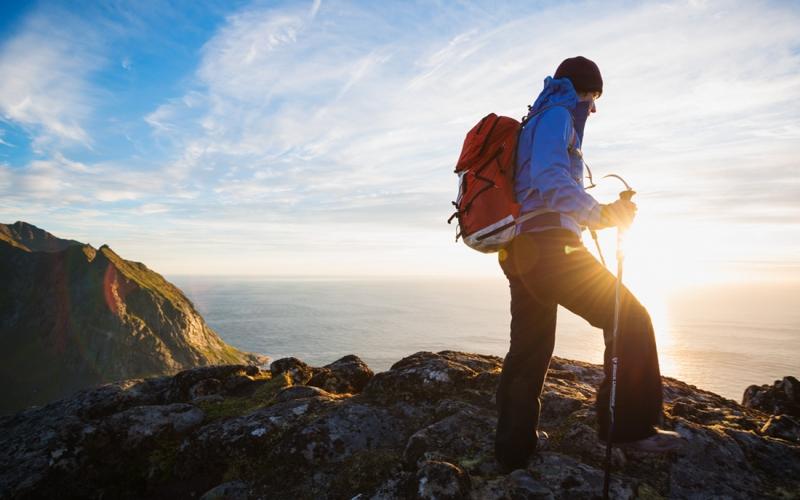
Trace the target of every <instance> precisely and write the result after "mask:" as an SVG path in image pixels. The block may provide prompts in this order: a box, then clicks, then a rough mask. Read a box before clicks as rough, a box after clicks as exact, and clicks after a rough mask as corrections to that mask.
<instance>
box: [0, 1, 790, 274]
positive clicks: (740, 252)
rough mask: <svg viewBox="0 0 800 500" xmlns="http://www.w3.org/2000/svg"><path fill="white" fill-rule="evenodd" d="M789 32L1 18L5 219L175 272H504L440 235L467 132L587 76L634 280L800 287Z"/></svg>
mask: <svg viewBox="0 0 800 500" xmlns="http://www.w3.org/2000/svg"><path fill="white" fill-rule="evenodd" d="M797 26H800V4H798V3H797V2H770V1H767V2H759V1H741V2H732V1H660V2H632V1H622V2H619V1H616V2H615V1H609V2H554V1H553V2H550V1H545V2H530V1H519V2H466V1H452V2H445V1H441V2H436V1H425V2H399V1H398V2H389V1H387V2H368V1H364V2H340V1H328V0H321V1H320V0H314V1H292V2H275V1H271V2H258V1H257V2H247V1H209V2H194V1H191V2H190V1H187V2H161V1H158V0H152V1H143V2H122V1H118V2H117V1H104V2H94V1H86V2H82V1H63V2H58V1H40V2H28V1H13V0H12V1H10V2H9V1H6V2H2V4H1V6H0V75H2V76H0V222H3V223H13V222H15V221H17V220H24V221H27V222H30V223H32V224H35V225H37V226H39V227H41V228H43V229H46V230H48V231H50V232H52V233H54V234H56V235H58V236H61V237H64V238H70V239H77V240H80V241H84V242H87V243H91V244H92V245H93V246H95V247H98V246H100V245H101V244H104V243H105V244H108V245H110V246H111V247H112V248H113V249H114V250H115V251H116V252H117V253H119V254H120V255H122V256H123V257H125V258H127V259H130V260H135V261H140V262H144V263H146V264H147V265H148V266H149V267H150V268H152V269H155V270H156V271H158V272H160V273H162V274H165V275H185V274H209V275H258V276H261V275H269V276H340V277H368V276H395V277H406V276H433V277H459V276H485V277H491V276H494V277H497V276H502V275H501V274H500V271H499V268H498V266H497V263H496V257H495V256H493V255H483V254H479V253H477V252H475V251H473V250H470V249H468V248H467V247H466V246H464V245H463V244H461V243H456V242H455V240H454V236H455V227H453V226H452V225H450V226H448V225H447V224H446V219H447V218H448V217H449V215H450V213H451V212H452V206H451V204H450V202H451V201H452V200H453V199H455V196H456V189H457V177H456V175H455V174H454V173H453V167H454V165H455V162H456V160H457V158H458V155H459V153H460V149H461V144H462V142H463V139H464V135H465V134H466V132H467V131H468V130H469V129H470V128H471V127H472V125H473V124H474V123H476V122H477V121H478V120H479V119H480V118H481V117H483V116H484V115H485V114H487V113H489V112H497V113H499V114H505V115H508V116H513V117H516V118H519V117H521V116H522V115H524V114H525V112H526V107H527V105H528V104H530V103H532V102H533V100H534V99H535V98H536V96H537V95H538V93H539V92H540V91H541V89H542V84H543V81H544V79H545V77H547V76H549V75H552V74H553V72H554V71H555V68H556V67H557V65H558V64H559V62H560V61H561V60H563V59H564V58H566V57H572V56H576V55H583V56H586V57H589V58H590V59H592V60H594V61H595V62H597V64H598V65H599V67H600V69H601V72H602V74H603V80H604V91H603V95H602V97H601V98H600V99H599V100H598V102H597V108H598V112H597V113H596V114H594V115H592V116H591V118H590V119H589V122H588V124H587V126H586V135H585V139H584V145H583V152H584V156H585V158H586V160H587V162H588V163H589V165H590V166H591V167H592V170H593V172H594V174H595V177H596V178H599V177H601V176H602V175H605V174H608V173H615V174H619V175H621V176H623V177H624V178H625V179H626V180H627V181H628V182H629V183H630V184H631V185H632V186H633V187H634V189H635V190H636V191H637V193H638V194H637V196H636V197H635V198H634V201H636V202H637V203H638V206H639V213H638V216H637V220H636V222H635V225H634V227H633V228H632V230H631V231H630V232H629V234H628V235H627V238H626V240H625V242H624V244H625V255H626V273H627V274H628V276H631V277H632V278H631V279H633V280H634V281H635V280H636V279H638V280H640V281H642V280H645V279H646V280H648V283H649V284H650V285H649V286H651V287H680V286H689V285H696V284H705V283H715V282H719V283H727V282H748V281H766V282H778V281H780V282H800V175H798V174H800V160H798V148H797V146H798V144H800V119H798V117H799V116H800V99H798V97H799V96H800V30H799V29H798V28H797ZM599 184H600V186H599V187H598V188H595V189H594V190H593V191H591V193H592V194H593V195H594V196H595V197H596V198H597V199H598V200H599V201H601V202H610V201H613V200H614V199H615V198H616V196H617V193H618V192H619V191H620V190H621V184H620V183H619V182H618V181H616V180H613V179H604V180H603V181H602V182H600V183H599ZM603 233H604V234H603V236H602V238H601V241H602V243H603V247H604V251H605V253H606V256H607V257H608V258H610V259H611V260H613V255H614V247H615V239H614V233H613V231H611V230H609V231H604V232H603ZM586 240H587V241H586V242H587V246H588V245H590V244H591V241H590V240H589V239H588V238H586Z"/></svg>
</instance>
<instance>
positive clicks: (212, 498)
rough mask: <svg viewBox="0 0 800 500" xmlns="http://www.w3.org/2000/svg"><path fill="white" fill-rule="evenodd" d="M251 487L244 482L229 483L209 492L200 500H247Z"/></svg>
mask: <svg viewBox="0 0 800 500" xmlns="http://www.w3.org/2000/svg"><path fill="white" fill-rule="evenodd" d="M249 490H250V486H249V485H248V484H247V483H245V482H244V481H229V482H227V483H222V484H220V485H219V486H215V487H214V488H212V489H210V490H208V491H207V492H205V493H204V494H203V496H201V497H200V500H247V499H248V498H250V495H249Z"/></svg>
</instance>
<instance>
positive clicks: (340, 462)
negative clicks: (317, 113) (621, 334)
mask: <svg viewBox="0 0 800 500" xmlns="http://www.w3.org/2000/svg"><path fill="white" fill-rule="evenodd" d="M342 359H343V360H345V361H344V362H343V363H342V364H346V365H350V366H356V367H358V369H357V370H355V371H354V373H356V374H365V373H367V372H366V371H365V370H364V369H363V368H362V367H360V365H361V364H363V363H362V362H361V361H360V360H358V358H355V356H352V357H351V356H347V357H345V358H342ZM333 364H335V363H332V364H331V365H326V367H311V366H308V365H306V364H305V363H303V362H302V361H300V360H297V359H295V358H284V359H283V360H278V361H276V363H273V366H272V369H271V370H261V369H258V368H255V367H248V366H242V365H230V366H214V367H204V368H197V369H192V370H187V371H184V372H181V373H179V374H177V375H176V376H173V377H160V378H153V379H146V380H141V379H140V380H130V381H125V382H118V383H114V384H109V385H106V386H103V387H100V388H98V389H94V390H86V391H81V392H79V393H78V394H76V395H75V396H74V397H73V398H70V399H64V400H61V401H58V402H55V403H52V404H49V405H47V406H45V407H42V408H35V409H29V410H26V411H24V412H20V413H18V414H16V415H14V416H10V417H0V498H48V497H49V498H98V499H99V498H156V499H158V498H162V499H174V498H198V497H201V498H204V499H206V500H211V499H222V498H232V499H245V498H254V499H259V498H263V499H273V498H277V499H284V498H285V499H294V498H315V499H316V498H320V499H339V498H347V499H362V500H363V499H369V498H374V499H406V498H437V499H443V498H469V499H476V500H477V499H480V500H483V499H488V500H501V499H511V498H513V499H517V498H519V499H526V498H535V499H573V498H575V499H582V498H585V499H589V498H596V497H597V496H598V495H599V494H600V492H601V491H602V486H603V466H604V455H605V454H604V447H603V445H602V443H601V442H600V441H599V440H598V439H597V435H596V432H595V423H596V413H595V409H594V398H593V388H592V386H593V384H596V383H597V382H599V381H600V380H601V378H602V369H601V367H599V366H597V365H591V364H588V363H582V362H577V361H568V360H564V359H560V358H554V360H553V374H555V375H556V376H554V377H549V378H548V380H547V381H546V382H545V386H544V393H543V399H544V401H545V403H544V404H545V413H543V415H542V416H543V418H542V420H541V427H542V430H544V431H547V432H548V433H549V434H550V438H549V439H548V445H547V447H546V448H544V449H542V450H540V451H539V452H537V454H536V455H534V456H533V457H531V459H530V460H529V462H528V464H527V467H525V468H522V469H517V470H515V471H512V472H511V473H508V474H506V473H504V472H503V470H501V468H500V466H499V464H497V462H496V461H495V459H494V453H493V448H494V447H493V440H494V429H495V426H496V423H497V421H496V412H495V408H494V402H493V395H494V391H495V389H496V385H497V382H498V375H499V371H500V368H501V366H502V360H501V359H500V358H498V357H496V356H482V355H477V354H467V353H459V352H454V351H442V352H439V353H430V352H419V353H416V354H413V355H411V356H408V357H406V358H404V359H402V360H400V361H398V362H397V363H395V364H394V365H393V367H392V368H391V369H390V370H388V371H386V372H382V373H378V374H376V375H375V376H374V377H372V378H370V379H369V382H367V384H366V386H365V388H364V390H363V391H362V392H360V393H358V392H356V391H352V390H350V389H351V388H355V387H356V386H357V385H353V384H352V380H355V378H354V377H355V375H353V376H349V377H344V378H343V379H342V380H351V382H349V383H348V384H349V386H350V387H348V388H345V387H344V386H343V385H342V386H337V387H331V389H332V390H333V389H337V390H339V391H340V392H336V391H335V390H334V391H333V392H329V391H327V390H323V389H322V388H319V387H314V386H310V385H304V384H305V382H308V381H309V380H311V379H312V378H313V377H314V376H316V374H318V373H327V372H325V371H324V370H322V368H324V369H325V370H331V371H332V370H333V368H332V367H331V366H332V365H333ZM565 373H571V374H574V378H573V376H571V375H566V376H563V375H564V374H565ZM361 376H362V375H358V377H361ZM358 380H361V379H360V378H359V379H358ZM664 398H665V402H666V408H665V409H666V412H665V427H667V428H669V429H673V430H675V431H677V432H678V433H680V434H681V435H682V436H683V437H684V438H686V440H687V443H686V446H685V447H684V449H683V450H682V451H681V452H679V453H671V454H666V455H644V454H641V453H635V452H629V451H623V450H621V449H615V450H614V454H613V460H612V462H613V464H614V465H613V474H612V481H611V496H612V498H615V499H616V498H620V499H632V498H676V499H682V498H686V499H696V498H731V499H740V498H741V499H745V498H792V496H793V495H794V496H796V494H797V492H798V491H800V443H798V442H797V439H796V438H797V434H796V430H797V422H796V420H795V419H793V418H792V417H789V416H787V415H780V416H770V415H768V414H766V413H764V412H762V411H759V410H754V409H751V408H747V407H745V406H741V405H738V404H736V403H735V402H733V401H731V400H728V399H725V398H722V397H720V396H717V395H716V394H713V393H710V392H707V391H703V390H700V389H697V388H695V387H693V386H689V385H686V384H684V383H682V382H679V381H676V380H673V379H670V378H665V379H664Z"/></svg>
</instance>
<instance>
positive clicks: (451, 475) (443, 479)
mask: <svg viewBox="0 0 800 500" xmlns="http://www.w3.org/2000/svg"><path fill="white" fill-rule="evenodd" d="M415 479H416V481H414V482H413V483H412V484H413V490H412V492H411V493H412V495H413V496H412V498H419V499H425V500H457V499H462V498H466V497H467V495H469V490H470V487H471V483H470V479H469V474H467V473H466V472H464V471H463V470H462V469H461V468H460V467H458V466H457V465H453V464H451V463H448V462H439V461H434V460H430V461H427V462H424V463H423V464H421V466H420V467H419V469H418V470H417V475H416V477H415Z"/></svg>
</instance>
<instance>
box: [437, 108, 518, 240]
mask: <svg viewBox="0 0 800 500" xmlns="http://www.w3.org/2000/svg"><path fill="white" fill-rule="evenodd" d="M520 129H521V124H520V122H518V121H517V120H515V119H513V118H509V117H507V116H497V115H496V114H494V113H489V114H488V115H486V116H485V117H484V118H483V119H482V120H481V121H480V122H478V124H477V125H475V126H474V127H472V130H470V131H469V133H467V137H466V139H464V147H463V148H462V149H461V156H460V157H459V158H458V163H457V164H456V169H455V173H456V174H458V180H459V182H458V197H457V198H456V201H454V202H453V205H455V207H456V212H455V213H454V214H453V215H451V216H450V218H449V219H448V220H447V223H448V224H449V223H451V222H452V220H453V218H455V217H457V218H458V230H457V231H456V241H458V238H459V237H461V238H462V239H463V240H464V243H466V244H467V245H468V246H469V247H470V248H473V249H475V250H478V251H481V252H485V253H490V252H496V251H498V250H499V249H500V248H502V247H503V246H505V245H506V244H507V243H508V242H509V241H511V239H512V238H513V237H514V234H515V232H516V224H517V223H518V222H517V217H518V216H519V210H520V206H519V204H518V203H517V201H516V199H515V196H514V169H515V165H516V157H517V140H518V139H519V132H520Z"/></svg>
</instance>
